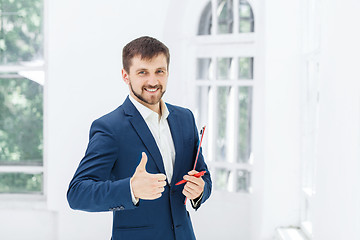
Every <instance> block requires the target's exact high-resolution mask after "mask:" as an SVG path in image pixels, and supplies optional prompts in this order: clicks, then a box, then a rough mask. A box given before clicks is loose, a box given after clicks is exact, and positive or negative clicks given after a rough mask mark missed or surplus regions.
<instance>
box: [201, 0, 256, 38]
mask: <svg viewBox="0 0 360 240" xmlns="http://www.w3.org/2000/svg"><path fill="white" fill-rule="evenodd" d="M235 2H236V4H235ZM213 4H214V5H216V8H212V5H213ZM234 9H238V10H237V11H234ZM213 13H215V14H213ZM213 15H214V16H216V20H215V21H214V22H215V23H216V24H215V25H214V26H215V27H216V29H217V31H216V32H215V31H213V22H212V16H213ZM235 16H236V18H235ZM234 19H236V21H234ZM235 26H237V27H236V28H234V27H235ZM234 32H238V33H249V32H254V14H253V11H252V8H251V6H250V4H249V3H248V2H247V1H246V0H239V1H233V0H217V1H210V2H209V3H208V4H207V5H206V6H205V8H204V10H203V12H202V14H201V18H200V22H199V28H198V35H211V34H228V33H234Z"/></svg>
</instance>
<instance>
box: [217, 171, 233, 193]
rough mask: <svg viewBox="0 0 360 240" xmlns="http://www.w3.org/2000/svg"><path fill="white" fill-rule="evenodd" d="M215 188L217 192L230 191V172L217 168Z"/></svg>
mask: <svg viewBox="0 0 360 240" xmlns="http://www.w3.org/2000/svg"><path fill="white" fill-rule="evenodd" d="M214 176H215V179H214V187H215V189H216V190H228V182H229V177H230V171H229V170H226V169H224V168H216V169H215V173H214Z"/></svg>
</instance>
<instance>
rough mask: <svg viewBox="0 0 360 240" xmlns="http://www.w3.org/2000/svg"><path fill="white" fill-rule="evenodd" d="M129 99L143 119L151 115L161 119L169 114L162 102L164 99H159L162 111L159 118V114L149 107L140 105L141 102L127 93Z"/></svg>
mask: <svg viewBox="0 0 360 240" xmlns="http://www.w3.org/2000/svg"><path fill="white" fill-rule="evenodd" d="M129 99H130V101H131V102H132V103H133V104H134V106H135V108H136V109H137V110H138V111H139V113H140V115H141V116H142V117H143V119H149V118H151V117H156V118H157V119H158V120H162V119H166V118H167V117H168V116H169V114H170V113H169V110H168V108H167V106H166V104H165V103H164V101H163V100H162V99H161V100H160V104H161V111H162V114H161V118H160V119H159V114H158V113H157V112H154V111H153V110H151V109H150V108H148V107H145V106H144V105H142V104H141V103H139V102H138V101H136V100H135V99H134V98H133V97H132V96H131V95H130V94H129Z"/></svg>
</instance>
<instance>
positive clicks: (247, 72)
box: [239, 57, 254, 79]
mask: <svg viewBox="0 0 360 240" xmlns="http://www.w3.org/2000/svg"><path fill="white" fill-rule="evenodd" d="M253 72H254V58H253V57H241V58H239V79H253V76H254V75H253Z"/></svg>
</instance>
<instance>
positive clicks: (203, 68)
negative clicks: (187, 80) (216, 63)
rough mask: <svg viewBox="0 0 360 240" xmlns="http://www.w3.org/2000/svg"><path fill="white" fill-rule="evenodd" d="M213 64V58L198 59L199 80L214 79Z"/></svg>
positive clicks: (197, 76) (197, 75)
mask: <svg viewBox="0 0 360 240" xmlns="http://www.w3.org/2000/svg"><path fill="white" fill-rule="evenodd" d="M212 72H213V70H212V64H211V58H198V59H197V74H196V78H197V79H198V80H209V79H211V78H212Z"/></svg>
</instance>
